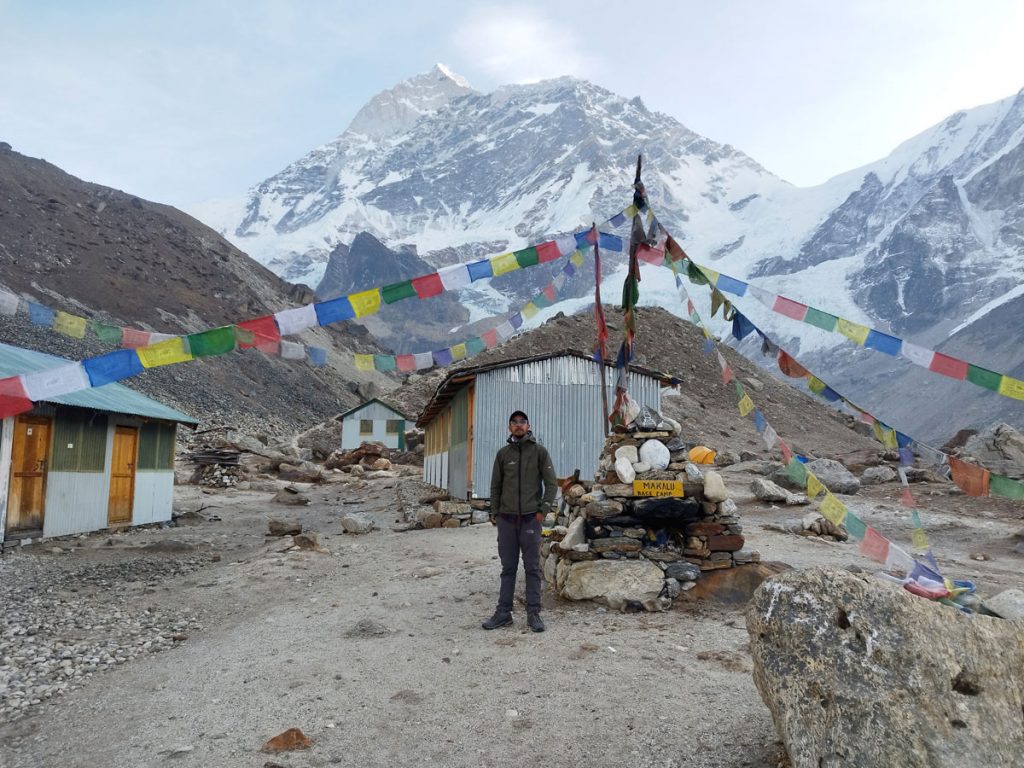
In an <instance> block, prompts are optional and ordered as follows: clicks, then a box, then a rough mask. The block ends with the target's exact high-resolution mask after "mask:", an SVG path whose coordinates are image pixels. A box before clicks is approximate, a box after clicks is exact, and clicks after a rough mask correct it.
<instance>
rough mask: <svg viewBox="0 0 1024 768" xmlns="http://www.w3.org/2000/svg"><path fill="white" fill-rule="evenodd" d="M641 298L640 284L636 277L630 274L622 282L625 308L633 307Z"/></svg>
mask: <svg viewBox="0 0 1024 768" xmlns="http://www.w3.org/2000/svg"><path fill="white" fill-rule="evenodd" d="M639 300H640V286H638V285H637V284H636V278H635V277H633V276H632V275H628V276H627V277H626V281H625V282H624V283H623V284H622V306H623V308H624V309H632V308H633V307H635V306H636V303H637V302H638V301H639Z"/></svg>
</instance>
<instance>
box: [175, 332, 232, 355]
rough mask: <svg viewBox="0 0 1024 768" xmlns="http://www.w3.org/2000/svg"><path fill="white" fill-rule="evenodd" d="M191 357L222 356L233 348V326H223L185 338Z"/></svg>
mask: <svg viewBox="0 0 1024 768" xmlns="http://www.w3.org/2000/svg"><path fill="white" fill-rule="evenodd" d="M185 338H186V341H187V343H188V351H189V353H190V354H191V355H192V357H209V356H210V355H223V354H224V353H225V352H230V351H232V350H233V349H234V348H235V326H233V325H225V326H223V327H221V328H212V329H210V330H209V331H203V332H202V333H192V334H189V335H188V336H186V337H185Z"/></svg>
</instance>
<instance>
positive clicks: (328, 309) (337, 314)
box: [239, 296, 356, 325]
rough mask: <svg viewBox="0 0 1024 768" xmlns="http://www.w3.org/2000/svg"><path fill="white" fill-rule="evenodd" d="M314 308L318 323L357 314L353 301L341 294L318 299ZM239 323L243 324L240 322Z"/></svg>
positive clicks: (351, 316)
mask: <svg viewBox="0 0 1024 768" xmlns="http://www.w3.org/2000/svg"><path fill="white" fill-rule="evenodd" d="M313 309H314V310H315V311H316V321H317V324H318V325H330V324H331V323H340V322H342V321H344V320H351V319H352V318H353V317H355V316H356V311H355V310H354V309H353V308H352V302H350V301H349V300H348V296H339V297H338V298H336V299H328V300H327V301H318V302H317V303H316V304H314V305H313ZM239 325H243V324H242V323H239Z"/></svg>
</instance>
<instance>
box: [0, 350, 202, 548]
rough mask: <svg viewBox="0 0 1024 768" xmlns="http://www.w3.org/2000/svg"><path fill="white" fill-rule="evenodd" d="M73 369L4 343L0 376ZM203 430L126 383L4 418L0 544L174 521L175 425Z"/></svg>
mask: <svg viewBox="0 0 1024 768" xmlns="http://www.w3.org/2000/svg"><path fill="white" fill-rule="evenodd" d="M66 362H67V361H66V360H63V359H62V358H59V357H54V356H52V355H45V354H42V353H40V352H32V351H30V350H27V349H21V348H19V347H12V346H10V345H7V344H0V377H4V376H12V375H16V374H19V373H26V372H31V371H42V370H46V369H47V368H53V367H54V366H56V365H61V364H64V363H66ZM197 423H198V422H197V421H196V420H195V419H193V418H191V417H189V416H186V415H185V414H184V413H181V412H179V411H176V410H175V409H173V408H170V407H168V406H166V405H163V404H162V403H159V402H157V401H156V400H152V399H150V398H148V397H146V396H145V395H141V394H139V393H138V392H135V391H133V390H131V389H128V388H127V387H124V386H121V385H120V384H107V385H105V386H102V387H97V388H95V389H87V390H84V391H82V392H73V393H71V394H68V395H62V396H60V397H55V398H53V400H51V401H48V402H40V403H36V405H35V407H34V408H33V409H32V410H31V411H28V412H27V413H22V414H18V415H17V416H8V417H6V418H5V419H3V424H2V435H0V542H3V541H5V540H6V541H8V542H10V541H11V540H16V539H26V538H36V537H39V536H43V537H49V536H64V535H66V534H71V533H83V532H85V531H95V530H99V529H102V528H108V527H110V526H120V525H142V524H144V523H156V522H162V521H165V520H170V519H171V504H172V501H173V495H174V439H175V434H176V430H177V425H178V424H189V425H192V426H194V425H195V424H197Z"/></svg>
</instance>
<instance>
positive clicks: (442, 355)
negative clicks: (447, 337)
mask: <svg viewBox="0 0 1024 768" xmlns="http://www.w3.org/2000/svg"><path fill="white" fill-rule="evenodd" d="M452 360H453V358H452V351H451V350H450V349H435V350H434V365H451V364H452Z"/></svg>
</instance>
